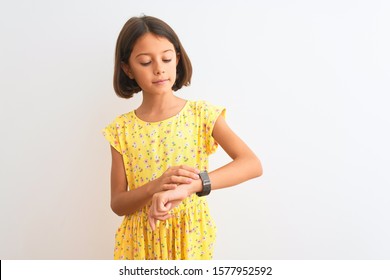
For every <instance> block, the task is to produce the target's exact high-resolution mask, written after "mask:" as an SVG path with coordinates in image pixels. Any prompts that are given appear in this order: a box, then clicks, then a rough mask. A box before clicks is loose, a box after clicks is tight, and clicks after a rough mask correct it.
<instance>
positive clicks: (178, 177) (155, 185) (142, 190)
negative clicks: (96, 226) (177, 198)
mask: <svg viewBox="0 0 390 280" xmlns="http://www.w3.org/2000/svg"><path fill="white" fill-rule="evenodd" d="M111 156H112V165H111V209H112V211H114V212H115V213H116V214H117V215H119V216H123V215H129V214H131V213H134V212H135V211H137V210H139V209H140V208H142V207H144V206H145V205H146V204H147V203H148V202H149V201H150V200H151V199H152V197H153V195H154V194H155V193H157V192H161V191H166V190H173V189H175V188H176V187H177V185H179V184H188V183H190V182H191V181H192V180H193V179H195V180H197V179H198V178H199V177H198V175H197V174H198V173H199V171H198V170H196V169H195V168H192V167H189V166H185V165H182V166H176V167H171V168H169V169H168V170H167V171H166V172H165V173H164V174H163V175H162V176H161V177H159V178H157V179H156V180H154V181H150V182H148V183H146V184H145V185H143V186H141V187H139V188H137V189H135V190H131V191H128V190H127V185H128V182H127V179H126V172H125V167H124V164H123V157H122V155H121V154H120V153H119V152H118V151H117V150H115V148H113V147H112V146H111Z"/></svg>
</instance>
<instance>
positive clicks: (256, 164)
mask: <svg viewBox="0 0 390 280" xmlns="http://www.w3.org/2000/svg"><path fill="white" fill-rule="evenodd" d="M252 166H253V177H254V178H257V177H260V176H261V175H263V166H262V165H261V162H260V160H259V159H258V158H257V157H256V156H255V158H254V159H253V164H252Z"/></svg>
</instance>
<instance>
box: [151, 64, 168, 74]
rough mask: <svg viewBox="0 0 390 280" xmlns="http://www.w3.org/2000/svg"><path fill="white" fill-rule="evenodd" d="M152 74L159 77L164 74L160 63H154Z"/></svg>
mask: <svg viewBox="0 0 390 280" xmlns="http://www.w3.org/2000/svg"><path fill="white" fill-rule="evenodd" d="M153 72H154V74H155V75H161V74H164V73H165V70H164V66H163V64H162V63H161V62H156V63H155V66H154V69H153Z"/></svg>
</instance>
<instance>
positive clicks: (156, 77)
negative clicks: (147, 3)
mask: <svg viewBox="0 0 390 280" xmlns="http://www.w3.org/2000/svg"><path fill="white" fill-rule="evenodd" d="M178 62H179V56H178V54H176V51H175V48H174V46H173V45H172V43H171V42H169V41H168V39H166V38H164V37H157V36H156V35H154V34H152V33H146V34H145V35H143V36H142V37H140V38H139V39H138V40H137V42H136V43H135V45H134V48H133V51H132V53H131V55H130V58H129V64H128V65H126V64H125V65H123V69H124V71H125V72H126V73H127V74H128V75H129V76H130V78H131V79H135V80H136V81H137V83H138V85H139V86H140V87H141V89H142V91H143V92H144V94H164V93H167V92H172V86H173V84H174V83H175V80H176V66H177V63H178Z"/></svg>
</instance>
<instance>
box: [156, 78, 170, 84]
mask: <svg viewBox="0 0 390 280" xmlns="http://www.w3.org/2000/svg"><path fill="white" fill-rule="evenodd" d="M167 81H169V79H161V80H157V81H154V82H153V84H156V85H162V84H164V83H165V82H167Z"/></svg>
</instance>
